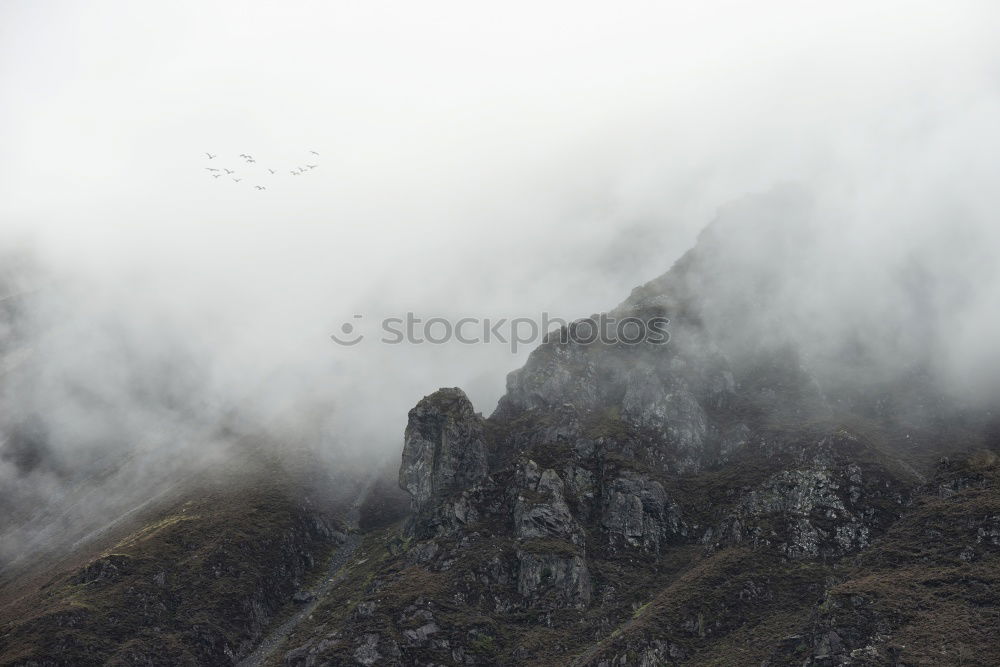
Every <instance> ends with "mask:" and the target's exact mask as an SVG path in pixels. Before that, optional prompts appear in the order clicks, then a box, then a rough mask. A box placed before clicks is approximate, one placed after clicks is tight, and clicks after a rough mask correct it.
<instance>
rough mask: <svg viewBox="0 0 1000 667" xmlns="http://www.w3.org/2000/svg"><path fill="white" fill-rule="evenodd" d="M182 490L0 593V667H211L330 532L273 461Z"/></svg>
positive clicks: (319, 511)
mask: <svg viewBox="0 0 1000 667" xmlns="http://www.w3.org/2000/svg"><path fill="white" fill-rule="evenodd" d="M259 463H260V464H261V465H256V464H254V465H243V466H241V468H240V469H239V470H231V471H226V472H225V473H224V474H222V475H217V476H213V477H211V478H209V477H205V478H202V479H199V480H194V481H191V482H189V483H188V484H187V485H186V486H185V489H184V490H183V492H179V493H178V494H177V495H175V496H174V497H173V498H172V499H171V500H170V501H168V502H165V503H164V504H162V505H161V506H160V507H159V508H156V509H151V510H149V511H147V512H145V513H144V514H143V515H142V516H139V517H135V518H134V519H133V520H132V521H131V522H130V524H129V525H127V526H122V527H120V528H119V530H117V531H116V532H115V533H113V534H108V535H104V536H102V539H101V540H100V541H99V542H98V543H96V544H92V545H89V546H88V547H85V548H83V549H81V550H80V551H78V552H77V553H75V554H71V555H70V556H68V557H64V558H62V559H59V560H51V561H46V562H45V563H43V564H42V566H41V567H39V568H38V570H39V571H40V572H44V573H45V574H44V575H42V574H39V573H36V574H34V575H32V574H31V573H28V574H26V575H25V576H24V577H22V578H20V579H19V580H18V581H17V582H16V584H14V585H8V586H6V587H4V588H3V589H0V664H3V665H8V664H18V663H20V662H23V661H27V660H34V661H37V662H39V663H41V664H67V665H70V664H72V665H87V664H104V663H111V664H116V663H129V662H136V661H139V660H146V659H148V660H150V661H152V662H153V663H154V664H193V663H200V664H205V663H210V664H211V663H218V662H220V661H222V660H225V659H226V658H227V657H228V656H231V655H232V654H233V653H234V652H239V653H244V652H245V651H246V649H247V647H248V646H249V644H250V643H251V642H252V641H253V640H254V639H255V638H256V635H257V634H259V632H260V629H261V627H262V626H263V625H264V624H265V623H267V621H269V620H271V619H272V618H273V617H274V616H275V615H277V614H280V613H281V612H282V610H283V609H284V608H286V607H287V606H288V604H289V599H290V597H291V595H292V593H294V591H295V590H296V589H297V588H298V586H300V585H302V584H303V583H304V582H306V581H307V580H308V577H309V576H310V575H311V574H312V573H313V572H315V571H319V570H320V569H321V565H322V563H323V562H325V560H326V559H327V558H328V557H329V556H330V555H331V553H332V550H333V549H334V548H335V545H336V537H335V534H334V533H333V532H332V530H331V529H336V528H338V527H340V526H339V525H338V521H337V519H336V517H333V516H330V515H329V513H328V512H326V511H324V509H325V508H324V503H323V502H322V501H321V500H320V498H319V496H317V495H316V493H315V490H314V488H313V485H312V483H311V482H310V480H308V479H305V478H304V477H303V476H302V474H301V470H288V469H282V468H281V467H280V466H277V465H275V462H273V461H260V462H259Z"/></svg>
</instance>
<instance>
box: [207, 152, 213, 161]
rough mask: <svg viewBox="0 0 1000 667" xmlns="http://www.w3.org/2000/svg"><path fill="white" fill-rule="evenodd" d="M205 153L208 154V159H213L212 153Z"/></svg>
mask: <svg viewBox="0 0 1000 667" xmlns="http://www.w3.org/2000/svg"><path fill="white" fill-rule="evenodd" d="M205 155H207V156H208V159H209V160H213V159H215V155H212V154H211V153H205Z"/></svg>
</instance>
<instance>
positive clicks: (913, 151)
mask: <svg viewBox="0 0 1000 667" xmlns="http://www.w3.org/2000/svg"><path fill="white" fill-rule="evenodd" d="M998 7H1000V6H998V5H996V3H993V2H955V1H953V2H947V3H944V2H915V1H912V0H910V1H905V2H904V1H900V2H872V1H867V2H840V3H829V2H822V3H821V2H763V3H745V2H683V3H681V2H613V3H612V2H605V3H586V2H565V3H551V2H523V3H521V2H506V3H483V2H468V1H465V2H421V3H407V2H282V3H277V2H275V3H271V2H255V1H253V0H241V1H240V2H224V3H220V2H204V1H203V0H200V1H197V2H187V1H170V2H155V3H154V2H136V1H134V0H130V1H122V2H90V1H88V2H47V1H38V0H32V1H17V0H6V1H5V2H3V3H2V4H0V91H2V93H0V95H2V103H0V243H3V244H4V245H5V246H6V247H9V248H28V249H30V251H31V252H32V253H33V254H34V255H35V256H36V257H37V258H38V261H39V263H40V264H41V265H42V266H43V267H45V271H46V272H53V275H56V276H57V277H58V278H57V280H58V281H59V282H58V284H59V285H61V286H62V287H60V289H64V288H65V290H64V291H63V292H61V294H63V297H62V298H63V299H66V298H68V299H70V303H71V304H72V306H68V305H67V303H66V302H65V301H63V302H62V303H61V305H60V306H59V307H58V308H56V309H55V310H54V311H53V312H55V313H57V315H54V316H53V317H56V318H57V319H59V326H58V333H57V334H56V335H54V336H52V337H51V338H50V340H49V341H48V342H47V343H46V344H45V345H42V346H41V349H42V350H44V352H45V354H46V355H47V357H46V358H47V359H49V361H48V362H47V363H49V364H50V365H51V369H50V370H51V373H50V375H49V377H50V383H51V384H50V385H47V387H48V388H45V387H43V388H40V389H38V396H39V397H40V398H39V399H38V400H39V401H42V402H44V400H46V399H45V398H44V397H46V396H48V397H49V399H48V400H55V398H54V397H58V396H61V394H60V393H59V391H57V390H56V389H55V388H54V387H58V386H62V385H64V384H65V383H66V381H67V379H68V378H76V379H81V378H87V381H88V382H89V383H91V384H93V385H95V386H97V387H98V389H97V391H102V390H101V389H100V387H101V386H103V385H104V383H105V382H106V383H107V389H106V394H107V397H108V400H109V401H110V402H111V403H112V404H113V403H114V402H115V400H117V399H118V398H122V396H121V395H120V392H124V391H125V389H123V388H122V387H124V386H125V385H124V384H122V385H121V386H119V385H118V384H116V383H118V382H119V381H120V379H117V376H116V375H114V374H110V377H109V371H107V368H108V367H110V366H116V365H117V364H121V363H136V365H137V367H138V368H140V369H142V372H146V371H148V370H149V369H151V368H154V367H156V364H153V363H146V362H148V361H149V359H152V360H154V361H155V362H156V363H162V362H163V358H164V357H166V358H169V355H170V354H172V353H173V351H177V350H183V354H184V355H188V356H189V357H190V358H191V359H193V360H194V361H193V362H192V363H193V364H194V365H196V366H198V368H199V371H200V372H201V373H203V374H204V376H205V377H204V378H203V379H202V380H201V381H200V382H202V383H203V385H200V386H203V387H207V388H208V389H206V391H208V392H209V394H210V396H208V397H207V398H206V401H209V402H214V404H219V405H231V404H234V403H238V402H239V401H241V400H245V399H246V397H248V396H253V397H255V398H254V399H249V400H255V401H256V403H255V405H256V407H257V408H258V409H261V410H264V411H271V410H273V411H274V412H275V415H276V417H275V418H284V417H287V418H288V419H291V420H295V419H297V418H298V417H299V416H300V415H301V411H302V410H304V409H306V407H308V408H309V409H310V410H315V411H318V412H321V413H325V411H326V410H327V409H328V406H330V405H331V404H336V405H338V406H340V410H339V412H338V415H339V416H338V418H337V420H335V423H334V424H333V425H332V426H330V429H331V430H332V432H333V435H332V436H331V437H333V438H338V437H339V438H349V439H352V440H355V441H356V440H360V441H363V442H364V443H365V444H366V446H368V444H369V443H375V445H376V446H377V447H379V448H382V449H385V450H387V451H391V450H393V448H398V446H399V445H400V440H401V431H402V427H403V425H404V424H405V412H406V410H407V409H408V408H409V407H410V406H412V405H413V404H414V403H415V402H416V401H417V400H418V399H419V398H420V396H422V395H424V394H426V393H429V392H430V391H433V390H434V389H436V388H437V387H440V386H452V385H459V386H462V387H464V388H466V389H467V390H468V391H469V393H470V395H471V396H472V398H473V400H474V402H475V404H476V407H477V409H479V410H481V411H484V412H486V413H489V412H491V411H492V409H493V406H494V404H495V402H496V400H497V398H498V397H499V395H500V393H501V392H502V389H503V381H504V375H505V374H506V372H507V371H509V370H512V369H513V368H515V367H517V366H519V365H520V364H521V363H523V356H524V355H523V354H520V355H517V356H512V355H511V354H510V352H509V350H508V349H507V348H506V347H504V346H502V345H494V346H472V347H468V346H454V345H453V346H446V347H444V348H434V349H431V348H422V349H413V348H407V347H400V348H395V349H387V348H385V347H384V346H378V345H368V344H367V341H366V344H363V345H360V346H358V347H356V348H350V349H343V348H338V347H337V346H335V345H333V344H332V343H331V341H330V340H329V338H328V337H327V336H328V334H329V333H331V332H334V331H336V330H337V328H338V327H339V326H340V324H341V323H342V322H344V321H348V320H351V317H352V316H353V315H354V314H362V315H364V316H365V317H366V318H367V321H372V320H374V319H375V318H377V317H379V316H381V315H387V314H388V315H395V314H401V313H405V312H406V311H414V312H416V313H418V314H422V315H424V316H434V315H442V316H450V317H459V316H464V315H471V316H480V317H482V316H490V317H504V316H529V317H533V316H537V314H538V313H540V312H542V311H548V312H551V313H553V314H554V315H558V316H561V317H579V316H584V315H587V314H590V313H592V312H597V311H601V310H605V309H608V308H610V307H612V306H614V305H615V304H617V303H618V302H620V301H621V300H622V299H623V298H624V297H625V296H627V294H628V291H629V290H630V289H631V288H632V287H633V286H635V285H638V284H640V283H642V282H645V281H646V280H648V279H650V278H652V277H654V276H656V275H657V274H659V273H662V272H663V271H665V270H666V269H667V268H669V266H670V264H671V263H672V262H673V260H674V259H676V257H677V256H678V255H679V254H680V253H681V252H683V251H684V250H685V249H687V248H688V247H689V246H690V245H691V243H692V242H693V240H694V238H695V237H696V235H697V232H698V231H699V230H700V229H701V228H702V227H704V225H706V224H707V223H708V222H709V221H710V220H711V219H712V218H713V216H714V215H715V213H716V211H717V210H718V209H719V207H720V206H723V205H725V204H727V203H728V202H730V201H732V200H734V199H738V198H739V197H741V196H743V195H746V194H748V193H754V192H761V191H766V190H768V189H769V188H771V187H773V186H774V185H776V184H781V183H785V182H789V181H794V182H797V183H801V184H804V185H805V186H806V187H808V188H810V189H812V190H815V191H816V192H818V193H819V196H820V197H821V199H822V198H825V199H826V200H831V201H832V200H836V201H837V202H838V206H837V207H836V209H835V210H836V211H837V212H838V214H841V215H843V219H841V220H838V223H837V224H843V229H844V230H853V232H855V233H861V232H858V230H862V232H863V233H862V235H861V236H859V237H858V238H859V239H860V240H859V242H858V243H859V245H862V244H864V243H867V242H868V241H871V240H872V239H877V240H878V243H879V244H882V245H878V247H879V248H884V247H887V246H889V245H891V244H892V243H894V242H895V241H894V239H898V238H899V235H900V234H911V233H916V234H920V233H922V231H921V230H923V229H924V228H925V227H920V228H919V229H917V230H916V231H914V229H913V228H912V227H911V226H910V224H911V223H912V222H913V221H914V220H916V219H920V218H921V217H922V216H923V215H924V214H926V213H927V211H928V202H933V203H935V204H941V203H942V202H951V203H954V204H956V206H960V207H962V208H964V209H967V210H971V211H973V212H974V214H975V215H973V217H974V219H975V220H976V221H977V223H976V224H979V225H980V226H982V225H983V224H987V223H984V222H983V221H984V220H986V218H984V217H983V216H984V215H985V214H986V213H987V212H989V211H993V210H996V208H995V207H994V204H996V201H995V200H996V196H995V195H994V194H992V192H990V190H991V188H992V189H995V188H996V183H997V181H996V180H995V177H996V176H997V168H996V166H995V163H996V162H997V155H998V154H1000V153H998V149H1000V131H998V129H997V123H998V119H1000V115H998V113H1000V105H998V99H1000V96H998V82H1000V67H998V65H1000V59H998V56H1000V47H998V46H997V40H996V36H997V35H998V34H1000V32H998V27H1000V25H998V21H997V19H998V13H1000V9H998ZM206 151H208V152H211V153H213V154H217V155H218V157H217V158H216V159H214V160H211V161H209V160H208V158H207V157H206V155H205V152H206ZM309 151H317V152H318V153H319V154H320V155H319V156H318V157H316V156H314V155H312V154H310V152H309ZM240 153H248V154H251V155H253V156H254V157H255V159H256V160H257V162H256V164H255V165H253V168H250V167H248V166H247V165H246V164H245V163H244V161H243V160H242V159H240V158H238V157H237V156H238V154H240ZM307 163H314V164H317V165H318V166H317V168H316V169H313V170H310V171H309V172H308V173H306V174H303V175H302V176H292V175H291V174H290V173H289V170H290V169H293V168H295V167H297V166H300V165H304V164H307ZM208 166H212V167H228V168H230V169H235V170H237V174H236V175H237V176H239V177H242V178H243V180H242V181H241V182H239V183H236V182H234V181H232V180H231V178H230V177H228V176H224V177H222V178H218V179H215V178H213V177H212V172H209V171H206V169H205V167H208ZM268 167H271V168H274V169H276V170H277V172H278V173H277V174H274V175H271V174H270V173H268V172H266V171H265V170H266V168H268ZM253 185H263V186H265V187H266V188H267V189H266V190H265V191H258V190H255V189H254V188H253V187H252V186H253ZM927 193H931V194H932V195H933V197H931V196H930V195H928V194H927ZM925 195H926V196H925ZM949 198H950V199H949ZM921 224H923V223H921ZM988 224H992V222H989V221H988ZM937 229H940V226H939V227H938V228H937ZM928 238H934V237H933V235H930V236H929V237H928ZM987 238H991V239H995V238H996V237H995V236H991V237H989V236H988V237H987ZM67 286H68V287H67ZM67 294H68V295H69V296H66V295H67ZM97 322H100V323H103V324H102V325H101V326H102V327H104V326H115V327H117V328H118V330H119V333H120V335H121V336H122V337H123V339H124V340H127V341H128V342H129V344H128V345H127V346H125V347H128V348H129V352H128V355H129V356H128V357H127V358H126V357H124V356H123V353H122V345H121V344H120V343H119V342H113V343H111V342H108V341H107V340H106V338H102V333H101V332H103V331H106V329H104V328H101V327H97V328H95V326H96V325H95V323H97ZM50 324H51V323H50ZM115 340H116V341H117V340H118V339H115ZM147 357H148V358H147ZM136 360H142V363H139V362H137V361H136ZM167 365H168V366H169V365H170V364H167ZM46 392H48V393H46ZM262 406H266V407H262ZM286 411H287V413H286Z"/></svg>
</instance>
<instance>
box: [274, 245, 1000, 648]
mask: <svg viewBox="0 0 1000 667" xmlns="http://www.w3.org/2000/svg"><path fill="white" fill-rule="evenodd" d="M720 233H721V232H720V230H719V229H711V230H709V231H708V232H706V234H705V235H703V239H702V241H701V243H700V244H699V246H698V247H697V248H696V249H695V250H693V251H692V252H691V253H689V254H688V255H687V256H685V257H684V258H683V259H682V260H681V261H680V262H678V264H677V265H676V266H675V267H674V268H673V269H672V270H671V271H670V272H669V273H667V274H666V275H664V276H663V277H661V278H658V279H657V280H654V281H653V282H651V283H649V284H648V285H645V286H643V287H641V288H638V289H636V290H635V291H634V292H633V294H632V295H631V296H630V297H629V299H627V300H626V301H625V302H624V303H623V304H622V305H621V306H619V307H618V308H616V309H614V310H613V311H611V313H610V314H611V315H613V316H615V317H618V318H624V317H630V316H631V317H637V318H650V317H665V318H669V320H670V323H671V324H670V333H671V337H670V341H669V343H668V344H665V345H664V344H662V343H651V342H642V343H639V344H630V343H626V342H623V341H620V340H619V341H614V342H612V343H611V344H601V343H596V344H589V345H586V344H580V343H576V342H574V341H573V337H565V336H560V335H558V334H557V335H552V336H550V338H549V340H547V341H546V342H545V343H544V344H542V345H541V346H540V347H538V349H536V350H535V351H534V352H533V353H532V354H531V356H530V358H529V359H528V361H527V363H526V365H525V366H524V367H523V368H521V369H519V370H517V371H515V372H513V373H511V374H510V376H509V377H508V380H507V392H506V394H505V396H504V397H503V398H502V399H501V401H500V403H499V405H498V407H497V409H496V411H495V412H494V413H493V414H492V415H490V416H489V417H488V418H487V417H483V416H482V415H480V414H477V413H476V412H475V410H474V408H473V406H472V405H471V403H470V402H469V399H468V398H467V397H466V395H465V394H464V393H463V392H462V391H461V390H460V389H458V388H448V389H440V390H439V391H437V392H435V393H433V394H431V395H429V396H426V397H424V398H423V399H422V400H421V401H420V402H419V403H418V404H417V406H416V407H415V408H414V409H413V410H412V411H411V412H410V415H409V422H408V425H407V428H406V433H405V438H404V444H403V451H402V465H401V467H400V470H399V481H400V486H401V488H403V489H404V490H405V491H406V492H407V493H408V494H409V496H410V501H411V514H410V516H409V517H408V518H407V519H406V520H405V521H404V522H403V523H402V524H401V525H400V527H399V528H398V531H399V532H393V530H389V531H385V532H382V533H379V534H377V535H372V536H370V538H369V540H368V542H367V546H366V550H367V551H366V556H365V559H366V562H365V563H364V564H363V565H359V566H358V569H357V576H358V577H359V578H360V579H361V580H362V581H359V582H357V583H356V584H354V585H353V586H350V587H347V588H345V589H344V590H342V591H340V593H339V594H338V595H335V596H333V598H332V599H331V600H329V601H328V603H327V606H326V607H325V609H326V612H325V613H326V616H325V617H324V618H317V619H316V620H315V622H314V623H313V624H312V626H311V627H310V628H309V629H308V630H307V631H306V633H305V637H304V638H303V639H300V640H299V644H298V647H297V648H296V649H295V650H294V651H292V652H290V653H288V654H287V655H286V658H285V660H286V663H287V664H291V665H321V664H364V665H372V664H399V665H413V664H428V665H430V664H468V665H473V664H481V665H486V664H510V665H521V664H551V665H565V664H578V665H602V666H611V665H644V666H649V665H661V664H719V665H730V664H769V665H779V664H782V665H783V664H795V665H840V664H996V662H997V661H998V660H1000V655H998V653H997V651H996V649H995V648H994V646H993V639H992V637H993V636H994V635H995V633H996V632H997V631H998V630H1000V621H998V617H997V615H996V609H997V607H996V605H997V603H998V602H1000V596H998V592H1000V589H998V586H1000V575H998V574H997V572H998V570H997V569H996V566H997V565H1000V540H998V538H997V535H998V528H1000V512H998V509H1000V504H998V503H1000V490H998V488H997V479H998V471H1000V469H998V467H997V464H996V457H995V456H994V455H993V454H992V453H990V450H992V449H994V448H995V447H996V446H997V444H998V442H997V438H996V436H995V432H996V428H995V422H994V420H993V417H992V413H991V412H990V411H989V410H982V409H980V410H966V409H962V408H961V407H960V405H959V404H958V403H957V402H955V401H953V400H952V399H950V398H949V397H948V396H947V392H945V391H944V390H943V389H942V388H941V387H940V386H939V384H938V383H937V382H936V381H935V379H934V378H933V377H932V375H930V374H929V373H928V372H926V371H925V370H922V366H921V365H920V364H919V363H918V364H914V365H912V366H910V367H907V368H903V369H899V368H895V369H894V370H893V372H890V371H889V370H888V369H882V368H878V369H873V368H872V367H871V366H870V364H869V362H868V361H867V360H866V359H865V358H864V356H863V355H859V356H855V357H851V358H850V359H848V360H846V361H844V362H843V363H842V364H840V365H839V366H838V367H837V368H835V369H834V371H835V372H829V369H815V368H810V367H809V365H808V364H806V363H804V362H802V360H801V358H800V351H799V349H797V348H796V347H795V346H794V345H792V344H789V342H788V341H786V340H781V337H778V336H775V337H774V338H773V339H767V338H762V337H760V336H759V333H760V332H759V331H757V332H756V333H754V332H750V331H747V335H746V336H744V337H741V336H739V335H738V334H737V331H734V329H735V330H738V329H739V327H740V324H741V318H742V317H743V316H745V315H746V310H745V309H746V308H747V300H748V299H751V298H754V294H755V290H758V289H759V290H763V289H765V288H766V286H767V285H768V284H769V283H770V282H772V280H771V278H772V276H771V275H770V274H772V273H773V270H774V269H773V267H771V266H769V265H759V264H751V265H750V266H748V267H744V273H743V274H740V273H739V272H737V273H736V274H735V275H730V279H731V280H737V281H739V282H740V285H738V286H736V287H732V286H727V285H723V282H722V281H720V276H719V273H718V272H719V269H720V266H721V265H720V262H725V261H729V260H730V259H731V257H728V256H727V255H726V253H725V252H723V250H722V249H720V247H719V244H720V241H719V240H718V235H719V234H720ZM723 287H724V288H725V289H723ZM757 298H764V295H763V294H762V293H761V294H758V295H757ZM571 326H573V325H571ZM755 335H756V336H757V337H756V338H754V336H755ZM991 434H994V435H991ZM949 456H950V457H951V458H947V457H949Z"/></svg>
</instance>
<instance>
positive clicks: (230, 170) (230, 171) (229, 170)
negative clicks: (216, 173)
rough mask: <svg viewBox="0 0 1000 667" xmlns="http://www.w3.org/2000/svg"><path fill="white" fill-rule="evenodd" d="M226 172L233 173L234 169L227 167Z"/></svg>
mask: <svg viewBox="0 0 1000 667" xmlns="http://www.w3.org/2000/svg"><path fill="white" fill-rule="evenodd" d="M223 169H225V167H223ZM226 173H227V174H232V173H233V170H232V169H226Z"/></svg>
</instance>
